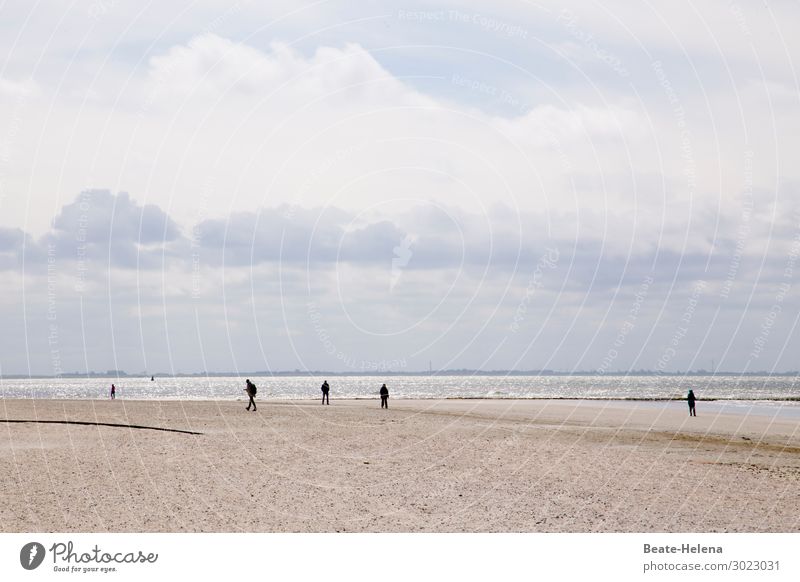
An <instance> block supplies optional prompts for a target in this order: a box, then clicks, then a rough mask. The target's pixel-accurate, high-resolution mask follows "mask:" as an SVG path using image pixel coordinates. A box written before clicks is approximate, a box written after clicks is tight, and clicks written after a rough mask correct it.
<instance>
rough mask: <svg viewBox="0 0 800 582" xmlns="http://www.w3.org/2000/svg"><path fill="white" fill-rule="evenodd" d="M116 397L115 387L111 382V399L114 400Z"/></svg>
mask: <svg viewBox="0 0 800 582" xmlns="http://www.w3.org/2000/svg"><path fill="white" fill-rule="evenodd" d="M116 397H117V387H116V386H114V385H113V384H112V385H111V400H114V399H115V398H116Z"/></svg>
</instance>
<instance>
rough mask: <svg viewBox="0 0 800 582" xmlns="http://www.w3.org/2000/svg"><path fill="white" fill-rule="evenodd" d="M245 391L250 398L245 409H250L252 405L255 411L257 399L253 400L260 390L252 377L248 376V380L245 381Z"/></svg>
mask: <svg viewBox="0 0 800 582" xmlns="http://www.w3.org/2000/svg"><path fill="white" fill-rule="evenodd" d="M244 391H245V392H247V397H248V398H250V402H248V403H247V408H246V409H245V410H250V406H252V407H253V412H255V411H256V401H255V400H253V398H255V397H256V392H258V389H257V388H256V385H255V384H253V383H252V382H251V381H250V378H248V379H247V381H246V382H245V388H244Z"/></svg>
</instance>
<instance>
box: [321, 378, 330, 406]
mask: <svg viewBox="0 0 800 582" xmlns="http://www.w3.org/2000/svg"><path fill="white" fill-rule="evenodd" d="M330 389H331V387H330V386H328V381H327V380H325V381H324V382H323V383H322V403H323V404H328V405H330V403H331V399H330V397H329V396H328V392H329V391H330Z"/></svg>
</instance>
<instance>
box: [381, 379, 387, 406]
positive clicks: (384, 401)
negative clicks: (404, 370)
mask: <svg viewBox="0 0 800 582" xmlns="http://www.w3.org/2000/svg"><path fill="white" fill-rule="evenodd" d="M381 408H389V389H388V388H387V387H386V384H384V385H383V386H381Z"/></svg>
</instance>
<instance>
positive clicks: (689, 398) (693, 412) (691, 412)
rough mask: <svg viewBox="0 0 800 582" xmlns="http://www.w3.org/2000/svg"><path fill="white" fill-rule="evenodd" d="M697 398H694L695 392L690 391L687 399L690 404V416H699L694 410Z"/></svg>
mask: <svg viewBox="0 0 800 582" xmlns="http://www.w3.org/2000/svg"><path fill="white" fill-rule="evenodd" d="M695 400H697V398H695V396H694V390H689V395H688V396H687V397H686V402H688V403H689V416H697V412H696V411H695V409H694V403H695Z"/></svg>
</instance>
